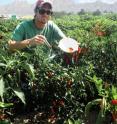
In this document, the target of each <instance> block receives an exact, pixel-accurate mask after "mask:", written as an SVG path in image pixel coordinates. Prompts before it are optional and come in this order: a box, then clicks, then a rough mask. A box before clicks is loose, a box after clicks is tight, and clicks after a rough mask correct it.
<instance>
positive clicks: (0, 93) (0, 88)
mask: <svg viewBox="0 0 117 124" xmlns="http://www.w3.org/2000/svg"><path fill="white" fill-rule="evenodd" d="M4 92H5V82H4V81H3V78H1V79H0V96H1V98H2V99H3V94H4Z"/></svg>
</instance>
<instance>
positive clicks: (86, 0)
mask: <svg viewBox="0 0 117 124" xmlns="http://www.w3.org/2000/svg"><path fill="white" fill-rule="evenodd" d="M75 1H76V2H80V3H86V2H95V1H102V2H105V3H114V2H117V0H75Z"/></svg>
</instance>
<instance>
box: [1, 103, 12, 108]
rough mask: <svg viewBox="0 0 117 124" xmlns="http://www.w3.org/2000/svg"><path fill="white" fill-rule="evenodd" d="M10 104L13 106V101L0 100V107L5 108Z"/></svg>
mask: <svg viewBox="0 0 117 124" xmlns="http://www.w3.org/2000/svg"><path fill="white" fill-rule="evenodd" d="M11 106H13V103H4V102H0V107H1V108H7V107H11Z"/></svg>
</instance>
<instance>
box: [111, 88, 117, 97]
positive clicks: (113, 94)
mask: <svg viewBox="0 0 117 124" xmlns="http://www.w3.org/2000/svg"><path fill="white" fill-rule="evenodd" d="M112 96H113V99H117V88H116V87H114V86H112Z"/></svg>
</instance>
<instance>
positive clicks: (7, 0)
mask: <svg viewBox="0 0 117 124" xmlns="http://www.w3.org/2000/svg"><path fill="white" fill-rule="evenodd" d="M12 1H13V0H0V5H3V4H7V3H11V2H12ZM27 1H28V2H29V3H35V2H36V0H27ZM74 1H76V2H80V3H84V2H95V1H102V2H106V3H113V2H117V0H74Z"/></svg>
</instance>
